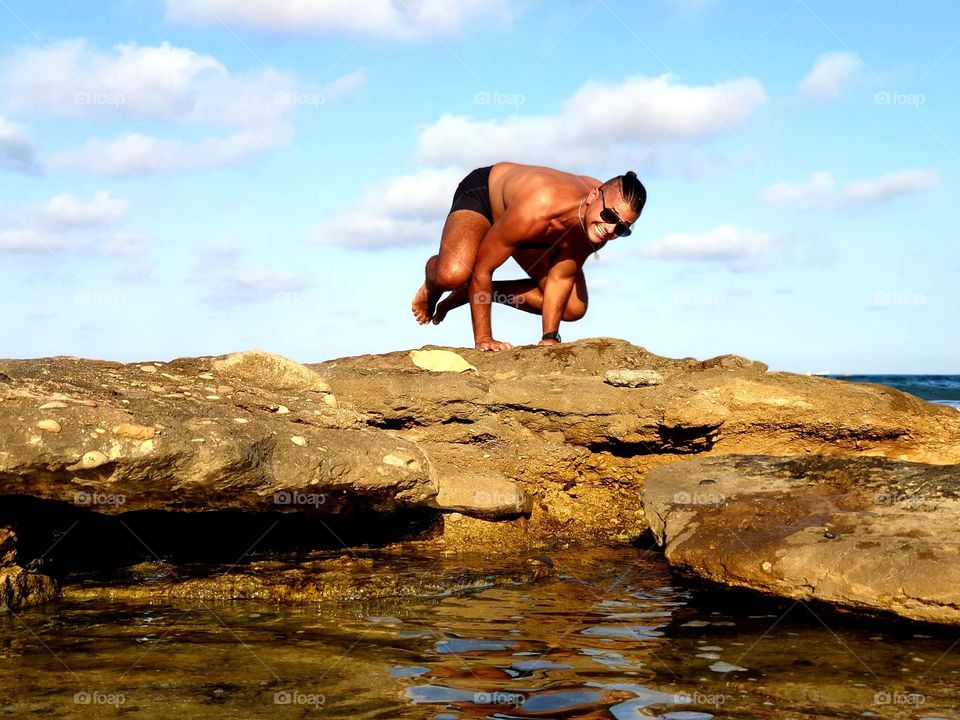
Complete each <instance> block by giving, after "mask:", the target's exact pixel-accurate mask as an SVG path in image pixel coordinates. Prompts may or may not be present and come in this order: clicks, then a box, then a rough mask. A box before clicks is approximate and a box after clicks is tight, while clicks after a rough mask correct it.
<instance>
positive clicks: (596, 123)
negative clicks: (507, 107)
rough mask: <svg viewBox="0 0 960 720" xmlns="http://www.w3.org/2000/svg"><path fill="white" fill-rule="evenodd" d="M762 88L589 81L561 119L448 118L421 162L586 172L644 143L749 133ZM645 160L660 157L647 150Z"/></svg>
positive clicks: (736, 83)
mask: <svg viewBox="0 0 960 720" xmlns="http://www.w3.org/2000/svg"><path fill="white" fill-rule="evenodd" d="M766 99H767V98H766V94H765V92H764V90H763V86H762V84H761V83H760V82H759V81H757V80H755V79H753V78H741V79H738V80H731V81H729V82H723V83H718V84H716V85H702V86H689V85H683V84H679V83H676V82H675V79H674V77H673V76H671V75H661V76H659V77H633V78H629V79H627V80H626V81H624V82H622V83H619V84H612V85H608V84H603V83H598V82H592V81H591V82H588V83H586V84H585V85H583V86H582V87H581V88H579V89H578V90H577V91H576V92H575V93H574V94H573V95H572V96H571V97H569V98H568V99H567V100H566V101H565V102H564V104H563V107H562V109H561V111H560V112H559V113H557V114H555V115H540V116H520V115H511V116H509V117H507V118H505V119H504V120H485V121H479V120H473V119H471V118H468V117H464V116H458V115H450V114H444V115H442V116H441V117H440V119H439V120H437V122H435V123H434V124H433V125H430V126H428V127H427V128H426V129H425V130H424V131H423V133H422V134H421V136H420V141H419V145H418V148H417V158H418V159H419V160H420V161H421V162H424V163H426V164H432V165H443V164H449V165H461V166H466V167H473V166H477V165H480V164H484V163H489V162H492V161H496V160H500V159H502V158H504V157H512V158H517V159H518V160H519V161H521V162H530V163H543V164H550V165H563V166H566V167H584V166H587V165H594V166H595V165H596V164H597V163H598V162H611V161H614V160H615V159H616V158H621V159H622V158H623V157H624V156H625V155H626V156H630V155H632V156H634V157H636V156H637V155H639V154H640V153H641V150H642V149H643V146H644V144H646V145H650V144H653V145H657V144H661V143H662V144H670V143H676V142H681V143H697V142H700V141H703V140H706V139H708V138H709V137H711V136H713V135H716V134H719V133H723V132H726V131H730V130H736V129H738V128H740V127H742V126H743V125H744V124H745V123H746V122H747V120H749V118H750V117H751V116H752V115H753V113H754V112H755V111H756V110H757V108H759V107H760V106H761V105H763V104H764V103H765V102H766ZM644 154H645V155H648V156H650V157H654V154H651V153H650V151H649V150H647V152H646V153H644Z"/></svg>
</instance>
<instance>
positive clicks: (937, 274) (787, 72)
mask: <svg viewBox="0 0 960 720" xmlns="http://www.w3.org/2000/svg"><path fill="white" fill-rule="evenodd" d="M52 8H56V9H55V10H52ZM958 76H960V3H955V2H948V1H943V2H934V1H910V2H907V1H906V0H904V1H903V2H893V1H887V2H881V1H877V0H874V1H871V2H860V1H859V0H847V1H845V2H843V3H837V2H832V1H830V0H825V1H818V0H743V1H737V2H735V1H734V0H645V1H644V2H639V1H633V2H627V1H625V0H624V1H616V0H578V1H577V2H572V1H569V0H561V1H560V2H557V1H556V0H554V1H548V0H459V1H458V2H449V1H448V0H350V1H349V2H347V1H346V0H60V1H59V2H57V3H37V2H35V1H34V0H0V302H2V303H3V308H4V312H3V314H2V330H3V331H2V333H0V357H7V358H14V357H17V358H29V357H43V356H50V355H74V356H80V357H89V358H101V359H108V360H118V361H125V362H133V361H146V360H169V359H172V358H175V357H180V356H198V355H215V354H222V353H228V352H234V351H238V350H244V349H249V348H260V349H264V350H269V351H271V352H275V353H279V354H282V355H286V356H289V357H291V358H294V359H296V360H298V361H301V362H316V361H321V360H325V359H329V358H334V357H340V356H345V355H358V354H363V353H376V352H388V351H392V350H401V349H408V348H416V347H421V346H423V345H427V344H434V345H448V346H454V347H472V345H473V337H472V332H471V327H470V319H469V310H468V309H467V308H463V309H460V310H456V311H454V312H452V313H451V314H450V315H449V316H448V317H447V319H446V320H445V321H444V323H442V324H441V325H438V326H432V325H430V326H423V327H421V326H419V325H417V324H416V322H415V321H414V319H413V317H412V315H411V312H410V300H411V298H412V296H413V294H414V292H415V291H416V290H417V288H418V287H419V285H420V284H421V283H422V281H423V265H424V263H425V261H426V260H427V258H428V257H430V255H432V254H434V253H435V252H436V251H437V248H438V244H439V238H440V230H441V228H442V223H443V219H444V217H445V215H446V213H447V212H448V210H449V207H450V202H451V199H452V194H453V191H454V189H455V187H456V185H457V183H458V182H459V181H460V180H461V179H462V178H463V176H464V175H466V174H467V173H468V172H469V171H470V170H472V169H474V168H476V167H480V166H484V165H489V164H491V163H494V162H497V161H513V162H521V163H530V164H536V165H548V166H550V167H556V168H559V169H561V170H568V171H571V172H575V173H578V174H588V175H592V176H595V177H598V178H601V179H605V178H609V177H613V176H616V175H619V174H621V173H623V172H625V171H626V170H629V169H632V170H635V171H636V172H637V173H638V175H639V176H640V178H641V179H642V181H643V182H644V184H645V186H646V187H647V191H648V201H647V205H646V207H645V209H644V211H643V214H642V216H641V218H640V220H639V221H638V223H637V225H636V226H635V228H634V233H633V235H631V236H630V237H628V238H621V239H618V240H615V241H613V242H611V243H609V244H608V245H607V247H605V248H604V249H603V250H602V251H601V252H600V253H599V258H597V259H593V258H592V259H590V260H589V261H588V262H587V264H586V266H585V273H586V277H587V284H588V287H589V292H590V307H589V311H588V313H587V315H586V317H584V318H583V319H582V320H579V321H577V322H573V323H563V325H562V326H561V328H560V331H561V333H562V335H563V338H564V340H575V339H578V338H585V337H597V336H612V337H619V338H623V339H626V340H629V341H630V342H632V343H635V344H637V345H641V346H643V347H645V348H647V349H648V350H650V351H652V352H655V353H657V354H660V355H666V356H670V357H697V358H701V359H705V358H709V357H713V356H716V355H720V354H724V353H735V354H738V355H744V356H746V357H749V358H752V359H756V360H761V361H763V362H766V363H768V364H769V365H770V367H771V368H772V369H775V370H787V371H794V372H832V373H844V372H852V373H871V372H873V373H880V372H884V373H898V372H899V373H960V333H958V332H957V318H958V317H960V291H958V278H960V238H958V232H960V231H958V229H957V222H956V219H955V217H954V212H955V210H956V206H957V203H956V199H957V183H958V179H960V123H958V122H957V118H958V116H960V103H958V92H960V91H958V85H957V82H956V78H957V77H958ZM951 197H953V198H954V200H953V201H952V202H953V204H951V201H950V199H949V198H951ZM951 208H954V210H951ZM521 276H522V271H521V270H520V269H519V268H518V267H517V266H516V265H514V264H513V263H512V261H510V262H508V263H507V264H506V265H504V266H502V267H501V268H500V269H498V270H497V272H496V275H495V278H496V279H510V278H514V277H521ZM493 330H494V336H495V337H496V338H497V339H500V340H505V341H508V342H511V343H513V344H515V345H523V344H533V343H536V342H537V340H539V337H540V333H541V329H540V321H539V318H537V317H534V316H531V315H529V314H526V313H520V312H517V311H516V310H512V309H510V308H507V307H500V306H498V307H495V308H494V313H493Z"/></svg>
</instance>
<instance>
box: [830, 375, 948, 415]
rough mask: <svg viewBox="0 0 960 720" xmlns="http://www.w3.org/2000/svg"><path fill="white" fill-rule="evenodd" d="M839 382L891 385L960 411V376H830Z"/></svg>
mask: <svg viewBox="0 0 960 720" xmlns="http://www.w3.org/2000/svg"><path fill="white" fill-rule="evenodd" d="M828 377H832V378H835V379H837V380H849V381H851V382H864V383H877V384H879V385H889V386H890V387H892V388H896V389H897V390H902V391H903V392H906V393H910V394H911V395H916V396H917V397H918V398H921V399H923V400H927V401H928V402H933V403H938V404H940V405H950V406H952V407H955V408H956V409H957V410H960V375H829V376H828Z"/></svg>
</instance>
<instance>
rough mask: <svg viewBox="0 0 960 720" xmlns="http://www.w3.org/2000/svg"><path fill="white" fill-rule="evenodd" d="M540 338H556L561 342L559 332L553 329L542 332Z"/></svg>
mask: <svg viewBox="0 0 960 720" xmlns="http://www.w3.org/2000/svg"><path fill="white" fill-rule="evenodd" d="M540 339H541V340H556V341H557V342H563V340H561V339H560V333H558V332H557V331H553V332H549V333H544V334H543V337H542V338H540Z"/></svg>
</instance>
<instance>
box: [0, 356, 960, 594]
mask: <svg viewBox="0 0 960 720" xmlns="http://www.w3.org/2000/svg"><path fill="white" fill-rule="evenodd" d="M958 441H960V413H957V412H956V411H955V410H954V409H952V408H947V407H941V406H937V405H933V404H929V403H925V402H923V401H921V400H919V399H917V398H914V397H912V396H909V395H906V394H904V393H901V392H898V391H896V390H892V389H890V388H886V387H882V386H871V385H862V384H853V383H846V382H842V381H836V380H829V379H824V378H817V377H805V376H799V375H793V374H789V373H771V372H768V371H767V367H766V366H765V365H763V364H762V363H758V362H752V361H749V360H746V359H744V358H741V357H738V356H734V355H726V356H721V357H718V358H713V359H710V360H706V361H699V360H694V359H691V358H686V359H679V360H676V359H669V358H664V357H660V356H657V355H654V354H651V353H649V352H647V351H646V350H644V349H643V348H640V347H637V346H634V345H631V344H629V343H627V342H624V341H621V340H615V339H607V338H595V339H591V340H583V341H579V342H576V343H568V344H564V345H560V346H555V347H545V348H538V347H525V348H517V349H514V350H512V351H507V352H501V353H480V352H477V351H473V350H455V351H452V350H450V349H444V348H426V349H423V350H420V351H412V352H407V351H404V352H395V353H388V354H385V355H367V356H358V357H350V358H342V359H338V360H334V361H329V362H325V363H319V364H314V365H300V364H297V363H295V362H293V361H291V360H288V359H286V358H282V357H279V356H276V355H271V354H269V353H264V352H259V351H248V352H244V353H237V354H235V355H230V356H224V357H200V358H181V359H177V360H173V361H170V362H142V363H135V364H120V363H112V362H104V361H94V360H83V359H78V358H73V357H55V358H44V359H38V360H0V495H2V496H7V497H5V498H0V526H6V527H8V528H9V531H8V532H10V533H15V534H16V535H18V536H24V535H25V534H26V535H28V536H31V537H33V538H34V540H33V541H31V542H29V543H20V546H19V551H18V550H17V544H16V543H15V542H14V540H13V538H14V535H13V534H11V535H9V536H6V537H8V540H6V541H5V545H4V556H3V557H4V562H3V570H2V572H3V573H4V575H3V577H4V578H7V579H6V580H5V581H4V582H6V583H7V584H6V587H7V592H6V595H5V596H4V597H5V598H6V599H4V600H0V603H3V604H5V605H7V606H10V607H15V606H17V605H18V604H24V603H26V602H29V601H30V598H35V599H36V600H37V601H40V600H43V599H46V597H48V596H49V595H50V594H51V593H50V592H47V591H45V590H44V589H45V588H46V589H47V590H49V587H50V585H49V583H48V581H47V580H45V579H43V578H45V577H46V576H45V575H44V573H45V572H48V568H47V567H46V566H45V565H44V563H47V564H48V562H47V561H49V555H48V553H46V552H45V551H46V550H47V548H46V547H44V543H43V542H42V541H40V540H37V539H36V537H37V533H36V527H35V526H36V524H37V523H40V524H42V523H43V518H44V517H45V513H47V514H50V513H49V512H48V509H49V508H54V507H57V508H61V509H62V508H63V507H69V509H70V511H71V512H73V513H80V515H81V516H83V517H86V516H91V517H92V516H100V517H103V516H109V517H111V518H113V520H114V522H115V523H120V524H122V525H123V526H124V527H126V526H127V524H128V523H127V520H128V519H130V520H131V522H132V519H133V516H134V515H137V514H138V513H139V514H143V513H147V514H149V513H160V514H161V515H163V516H165V517H171V516H173V517H183V516H185V515H196V514H197V513H201V512H206V513H211V514H212V515H218V517H219V518H220V519H219V520H218V521H217V522H218V527H222V526H223V514H224V513H239V514H240V515H251V514H270V515H271V516H272V514H277V515H284V516H288V517H289V516H291V515H295V516H298V517H308V518H309V517H315V518H317V522H318V523H320V522H322V521H323V520H324V518H326V519H330V518H341V519H343V518H350V517H353V515H354V514H356V515H357V517H360V516H363V517H364V518H367V519H366V520H364V521H363V523H367V524H369V523H370V522H371V521H370V520H369V518H370V517H375V518H378V519H377V520H374V521H373V523H374V525H376V526H389V525H390V524H391V523H392V520H391V518H392V517H394V516H395V515H403V514H404V513H409V512H421V513H427V514H428V515H430V517H431V518H432V519H431V520H429V521H428V522H424V523H418V524H417V527H419V528H421V530H419V531H418V533H417V534H415V535H403V536H402V537H395V538H393V539H394V540H420V541H427V542H429V543H431V547H433V548H434V549H435V550H436V551H437V552H454V551H463V550H480V551H484V552H492V551H499V552H515V551H520V550H523V551H536V550H539V549H543V548H551V547H559V546H568V545H583V544H608V545H609V544H618V543H629V542H635V541H637V540H638V539H641V538H643V537H644V536H645V534H646V533H648V532H649V530H650V524H649V522H648V518H647V515H649V511H648V512H647V513H646V514H645V512H644V507H643V497H644V483H645V478H646V476H647V473H648V472H649V471H650V470H651V469H652V468H654V467H656V466H659V465H667V464H674V463H677V462H678V461H682V460H685V459H687V458H691V457H694V456H707V457H710V458H714V457H717V456H723V455H731V454H763V455H770V456H788V455H789V456H811V455H816V456H830V457H835V458H843V459H842V460H838V462H840V463H841V466H842V465H843V464H844V463H845V462H846V461H847V459H849V458H852V457H855V456H874V457H879V458H890V459H893V460H900V461H909V462H914V463H927V464H934V465H949V464H953V463H960V442H958ZM851 467H852V465H851ZM851 487H852V489H851V492H854V493H855V492H857V490H856V485H855V484H854V485H853V486H851ZM24 498H27V499H29V500H30V501H31V502H38V503H41V505H42V507H41V509H39V510H37V509H36V508H35V510H34V511H33V513H32V514H31V515H29V520H28V519H26V518H27V516H25V515H23V513H20V512H19V511H15V510H14V509H11V508H16V503H18V502H23V500H24ZM44 503H45V505H44ZM5 506H6V508H7V509H6V510H4V507H5ZM57 512H59V510H58V511H57ZM61 514H62V513H61ZM64 517H66V516H64ZM70 517H71V518H72V517H73V516H70ZM70 522H73V520H70ZM363 523H351V522H349V521H347V522H346V525H347V526H348V527H361V528H362V527H366V526H368V525H364V524H363ZM66 527H72V525H69V524H68V525H67V526H66ZM66 527H63V528H61V529H60V530H59V531H58V532H60V533H62V532H64V531H65V530H66ZM138 527H140V526H138ZM424 528H425V529H424ZM75 532H76V531H75ZM362 535H363V533H362V532H360V533H359V535H355V536H354V538H353V539H351V540H350V543H357V542H362V541H363V537H362ZM401 535H402V533H401ZM57 537H60V536H59V535H56V534H54V535H51V542H53V541H55V540H56V538H57ZM667 540H668V542H669V537H668V538H667ZM197 542H198V543H199V544H201V545H203V544H204V543H207V542H210V539H209V538H200V539H198V541H197ZM69 544H70V543H67V542H61V543H60V544H59V545H58V546H57V548H60V549H62V548H63V547H64V546H67V545H69ZM27 545H29V546H30V549H29V550H28V549H27V547H26V546H27ZM59 551H60V550H57V551H56V552H53V553H52V555H56V554H57V552H59ZM18 553H19V554H18ZM153 554H154V555H155V554H156V553H153ZM41 559H45V560H44V563H40V562H39V561H40V560H41ZM155 559H156V558H155V557H150V555H149V554H146V553H145V554H144V557H141V558H140V560H141V561H144V560H145V561H152V560H155ZM232 560H233V559H232V558H231V559H229V560H228V562H232ZM17 563H19V564H17ZM13 568H17V570H16V571H14V570H13ZM10 578H13V579H14V580H16V583H14V584H11V580H10ZM57 579H58V580H60V581H63V580H64V579H67V580H68V581H69V568H67V569H66V570H61V571H60V573H59V575H57ZM37 583H40V586H42V587H40V586H37V587H39V591H37V592H33V593H31V592H29V589H30V588H31V587H34V586H36V585H37ZM239 585H242V583H241V584H239Z"/></svg>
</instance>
